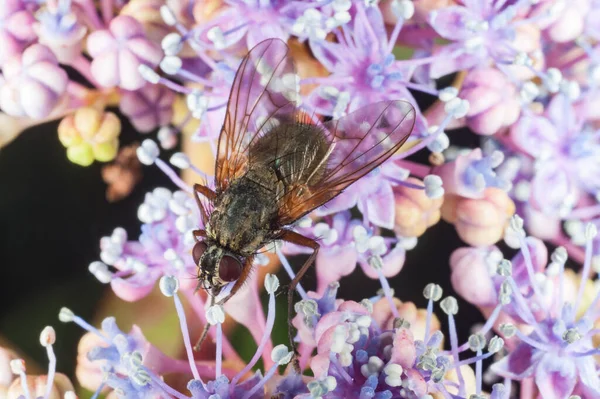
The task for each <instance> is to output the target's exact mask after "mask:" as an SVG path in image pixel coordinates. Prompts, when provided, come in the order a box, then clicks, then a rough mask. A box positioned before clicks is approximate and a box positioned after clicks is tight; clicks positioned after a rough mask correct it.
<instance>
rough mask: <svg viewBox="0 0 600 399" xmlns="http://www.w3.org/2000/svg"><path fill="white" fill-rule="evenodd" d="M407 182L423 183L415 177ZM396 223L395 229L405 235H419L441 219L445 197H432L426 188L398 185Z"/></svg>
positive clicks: (395, 194)
mask: <svg viewBox="0 0 600 399" xmlns="http://www.w3.org/2000/svg"><path fill="white" fill-rule="evenodd" d="M406 182H407V183H412V184H418V185H422V182H421V180H419V179H416V178H414V177H409V178H408V179H406ZM394 199H395V208H396V212H395V223H394V231H395V232H396V233H397V234H398V235H401V236H403V237H419V236H420V235H422V234H423V233H424V232H425V230H426V229H427V228H428V227H430V226H432V225H434V224H436V223H437V222H438V221H439V220H440V208H441V206H442V202H443V198H437V199H431V198H429V197H427V195H426V194H425V191H424V190H415V189H414V188H409V187H405V186H402V185H398V186H396V187H394Z"/></svg>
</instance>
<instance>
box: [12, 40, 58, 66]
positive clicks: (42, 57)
mask: <svg viewBox="0 0 600 399" xmlns="http://www.w3.org/2000/svg"><path fill="white" fill-rule="evenodd" d="M41 61H48V62H50V63H52V64H54V65H56V64H57V63H58V60H57V59H56V56H55V55H54V53H53V52H52V51H51V50H50V49H49V48H48V47H46V46H44V45H41V44H34V45H32V46H29V47H27V49H26V50H25V51H24V52H23V58H22V59H21V64H22V65H23V67H28V66H31V65H33V64H36V63H38V62H41Z"/></svg>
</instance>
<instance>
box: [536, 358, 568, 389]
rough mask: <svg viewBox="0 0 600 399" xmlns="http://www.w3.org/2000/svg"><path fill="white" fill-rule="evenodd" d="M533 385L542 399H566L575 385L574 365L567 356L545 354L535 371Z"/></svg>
mask: <svg viewBox="0 0 600 399" xmlns="http://www.w3.org/2000/svg"><path fill="white" fill-rule="evenodd" d="M535 383H536V385H537V387H538V389H539V391H540V396H541V397H542V398H544V399H567V398H568V397H569V396H570V395H571V394H572V393H573V389H574V388H575V384H576V383H577V370H576V368H575V363H574V362H573V360H572V359H571V358H570V357H568V356H559V355H555V354H552V353H547V354H545V355H544V356H542V358H541V359H540V362H539V363H538V365H537V367H536V369H535Z"/></svg>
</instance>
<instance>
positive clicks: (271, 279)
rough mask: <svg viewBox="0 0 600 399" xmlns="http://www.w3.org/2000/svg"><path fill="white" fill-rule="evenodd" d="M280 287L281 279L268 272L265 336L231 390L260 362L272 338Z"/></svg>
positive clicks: (234, 381) (237, 375)
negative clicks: (276, 299)
mask: <svg viewBox="0 0 600 399" xmlns="http://www.w3.org/2000/svg"><path fill="white" fill-rule="evenodd" d="M278 288H279V279H278V278H277V276H275V275H274V274H270V273H268V274H267V275H266V276H265V289H266V290H267V292H268V293H269V305H268V310H267V321H266V323H265V329H264V333H263V337H262V339H261V341H260V344H259V345H258V347H257V348H256V352H255V353H254V356H252V359H251V360H250V361H249V362H248V364H247V365H246V367H244V368H243V369H242V371H240V372H239V373H238V374H236V375H235V377H233V379H232V380H231V384H230V390H232V389H233V387H235V385H236V384H237V382H238V381H239V380H240V378H242V377H243V376H244V375H246V373H248V371H250V370H251V369H252V367H254V365H255V364H256V363H257V362H258V359H260V357H261V356H262V353H263V352H264V348H265V346H267V343H268V342H269V340H270V337H271V332H272V331H273V325H274V324H275V313H276V308H275V292H276V291H277V289H278Z"/></svg>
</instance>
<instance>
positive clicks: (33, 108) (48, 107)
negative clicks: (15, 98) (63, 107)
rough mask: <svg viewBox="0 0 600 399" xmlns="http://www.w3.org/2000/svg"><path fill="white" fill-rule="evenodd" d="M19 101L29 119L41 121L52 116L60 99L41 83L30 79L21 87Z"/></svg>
mask: <svg viewBox="0 0 600 399" xmlns="http://www.w3.org/2000/svg"><path fill="white" fill-rule="evenodd" d="M19 92H20V95H19V101H20V103H21V106H22V107H23V109H24V110H25V113H26V114H27V116H28V117H30V118H34V119H41V118H44V117H46V116H48V115H49V114H50V112H51V111H52V109H53V108H54V106H55V105H56V103H57V100H58V97H57V96H56V95H55V94H54V93H52V91H51V90H50V89H48V88H47V87H46V86H44V85H42V84H41V83H39V82H37V81H35V80H33V79H28V80H26V81H24V82H22V83H21V84H20V86H19Z"/></svg>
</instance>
